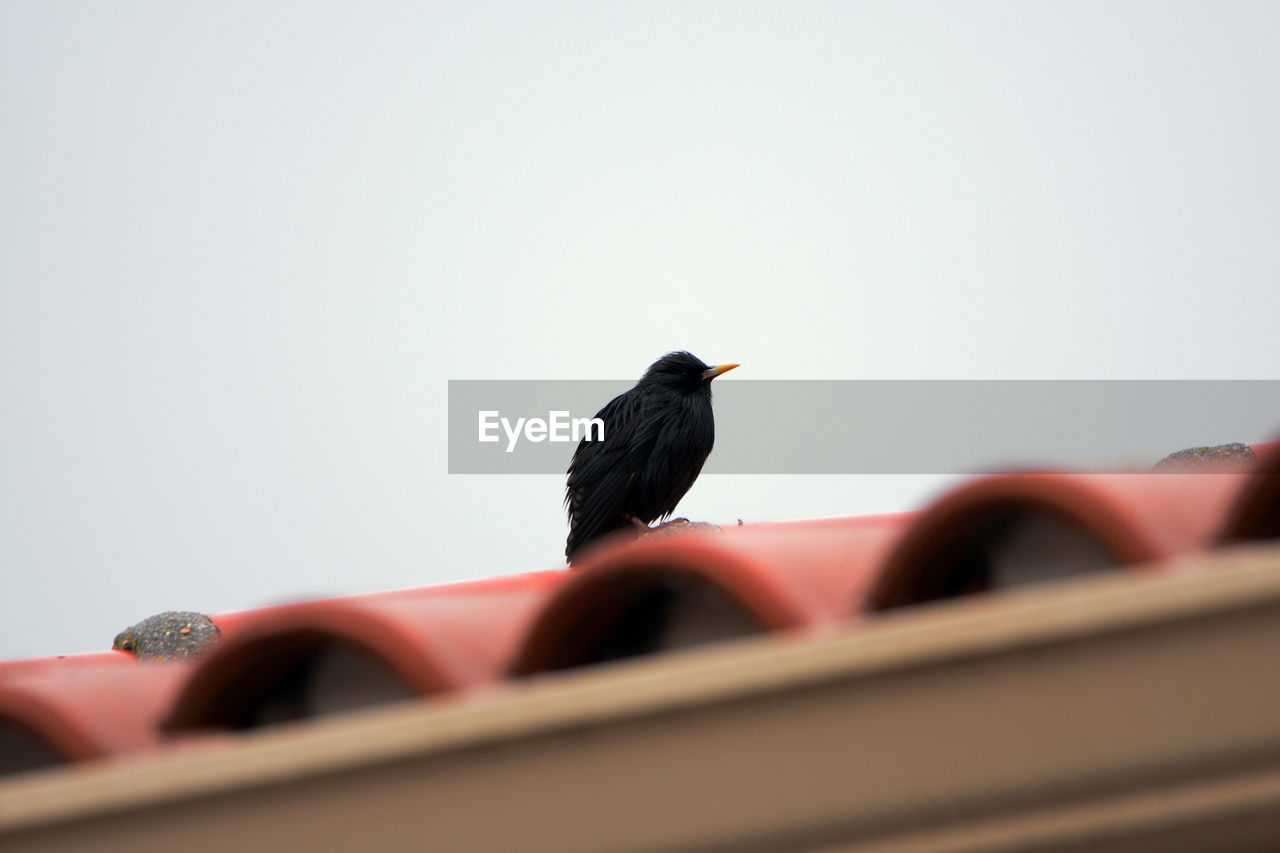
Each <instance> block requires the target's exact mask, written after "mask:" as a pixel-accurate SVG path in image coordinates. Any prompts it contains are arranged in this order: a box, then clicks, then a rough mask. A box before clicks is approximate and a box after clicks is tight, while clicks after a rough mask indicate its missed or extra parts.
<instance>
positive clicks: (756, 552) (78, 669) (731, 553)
mask: <svg viewBox="0 0 1280 853" xmlns="http://www.w3.org/2000/svg"><path fill="white" fill-rule="evenodd" d="M1254 450H1255V452H1256V453H1257V454H1258V456H1259V462H1258V463H1257V465H1256V467H1255V468H1254V469H1252V470H1250V471H1246V472H1235V473H1190V472H1180V473H1149V472H1148V473H1127V474H1073V473H1061V472H1057V473H1052V472H1049V473H1046V472H1040V473H1028V472H1020V473H1017V472H1016V473H1005V474H995V475H990V476H981V477H975V478H972V479H970V480H968V481H967V482H964V483H962V484H961V485H960V486H958V487H957V488H955V489H953V490H951V491H950V492H948V493H946V494H944V495H942V496H941V497H939V498H937V499H936V500H934V501H932V502H931V503H930V504H929V505H928V506H926V507H924V508H923V509H922V510H921V511H919V512H914V513H900V514H894V515H875V516H860V517H845V518H829V519H817V520H809V521H794V522H776V523H763V524H750V525H742V526H738V527H730V528H726V529H724V530H722V531H718V532H708V531H705V530H699V531H693V532H687V533H686V532H682V533H678V534H675V535H665V536H660V537H659V536H655V537H643V538H641V539H640V540H638V541H631V542H622V543H614V544H611V545H609V546H607V547H603V548H601V549H599V550H597V551H596V552H594V553H593V554H591V555H589V557H588V559H587V561H586V562H585V563H583V564H581V565H580V566H579V567H576V568H574V569H562V570H556V571H544V572H535V573H531V574H523V575H512V576H505V577H496V578H489V579H486V580H481V581H473V582H468V583H458V584H449V585H442V586H432V587H424V588H419V589H405V590H393V591H389V592H381V593H372V594H366V595H357V596H348V597H343V598H334V599H324V600H317V601H305V602H297V603H292V604H284V605H277V606H272V607H265V608H259V609H254V610H247V611H240V612H235V613H226V614H219V615H215V616H213V617H212V618H213V621H214V623H215V624H216V625H217V626H218V628H219V629H220V630H221V631H222V634H223V636H222V639H221V640H220V641H219V642H218V643H217V645H216V646H215V647H214V648H213V650H212V651H211V652H209V653H208V654H206V655H205V656H204V657H203V658H201V659H199V660H198V661H195V662H194V663H187V662H184V663H165V664H146V663H141V662H139V661H137V660H136V659H134V658H133V657H132V656H130V655H127V654H124V653H122V652H104V653H101V654H92V655H73V656H67V657H59V658H43V659H37V660H25V661H9V662H0V745H3V746H4V749H0V753H5V754H8V755H10V756H14V757H13V758H12V759H11V760H10V761H9V762H8V764H7V766H5V767H4V768H3V769H4V770H6V771H8V772H14V771H21V770H24V769H30V768H33V767H37V766H41V765H43V764H48V763H56V762H62V761H80V760H85V759H92V758H101V757H106V756H112V755H119V754H121V753H128V752H131V751H140V750H146V749H151V748H153V747H155V746H157V745H159V744H162V743H165V742H166V741H171V740H174V739H183V738H191V737H195V736H197V735H198V733H200V732H208V731H222V732H229V731H234V730H237V729H243V728H252V727H256V726H261V725H269V724H273V723H278V722H285V721H289V720H295V719H302V718H307V717H315V716H324V715H326V714H333V713H339V712H342V711H345V710H348V709H352V708H358V707H364V706H369V705H374V704H380V703H384V702H391V701H402V700H406V699H414V698H416V697H421V696H439V695H442V694H446V693H450V692H457V691H465V690H469V689H473V688H477V687H480V686H483V685H490V686H493V685H498V684H500V683H502V682H503V681H504V680H506V679H511V678H522V677H527V676H533V675H538V674H546V673H550V672H553V671H556V670H562V669H566V668H571V667H575V666H581V665H587V664H600V663H605V662H608V661H611V660H616V659H621V658H627V657H632V656H637V655H644V654H653V653H660V652H665V651H671V650H675V649H680V648H685V647H689V646H696V645H701V644H705V643H711V642H716V641H722V640H728V639H732V638H734V637H738V636H744V635H749V634H760V633H765V632H781V631H820V630H824V629H827V628H829V627H831V626H836V625H840V624H843V623H846V622H848V621H849V620H856V619H859V618H863V617H864V616H865V615H866V614H868V613H871V612H874V611H878V610H884V609H887V608H892V607H900V606H905V605H911V604H918V603H922V602H927V601H930V600H933V599H938V598H945V597H950V596H954V595H960V594H965V593H970V592H978V591H983V590H992V589H994V590H999V589H1001V588H1004V587H1013V586H1019V585H1023V584H1028V583H1038V582H1043V581H1046V580H1052V579H1055V578H1059V577H1065V576H1070V575H1074V574H1080V573H1082V572H1087V571H1104V570H1116V569H1119V568H1124V567H1129V566H1133V567H1135V568H1136V569H1137V570H1140V571H1162V570H1164V569H1163V568H1162V561H1166V560H1168V559H1169V558H1174V557H1177V556H1179V555H1183V554H1187V553H1190V552H1195V551H1199V550H1204V549H1210V548H1215V547H1219V546H1222V545H1226V544H1231V543H1235V542H1240V541H1244V540H1249V539H1264V538H1277V537H1280V444H1277V443H1274V442H1273V443H1269V444H1266V445H1256V446H1254ZM457 695H458V697H459V700H460V701H467V697H468V696H469V694H467V693H465V692H459V693H457ZM223 736H228V735H223Z"/></svg>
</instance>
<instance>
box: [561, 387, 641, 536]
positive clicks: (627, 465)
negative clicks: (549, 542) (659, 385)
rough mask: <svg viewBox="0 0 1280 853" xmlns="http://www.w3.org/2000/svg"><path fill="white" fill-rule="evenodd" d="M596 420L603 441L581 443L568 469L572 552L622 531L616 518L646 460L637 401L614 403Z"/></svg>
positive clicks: (615, 400) (632, 397) (624, 399)
mask: <svg viewBox="0 0 1280 853" xmlns="http://www.w3.org/2000/svg"><path fill="white" fill-rule="evenodd" d="M596 417H597V418H600V419H601V420H602V421H604V441H587V440H585V439H584V440H583V441H581V442H580V443H579V444H578V448H577V450H575V451H574V454H573V461H571V462H570V463H569V477H568V483H567V485H566V488H565V505H566V506H567V507H568V510H569V551H571V552H572V551H574V550H577V548H579V547H581V546H582V545H583V544H585V543H586V542H589V541H591V540H592V539H594V538H596V537H597V536H600V535H601V534H603V533H606V532H608V531H609V530H612V529H614V528H617V527H621V526H624V524H625V521H624V520H622V519H621V518H620V517H619V513H620V512H622V511H623V507H624V506H625V505H626V503H627V496H628V495H629V493H630V491H631V488H632V485H633V483H634V481H635V479H636V477H637V476H638V474H639V471H640V467H641V464H642V462H643V460H644V459H645V457H646V456H647V450H646V448H645V444H646V438H645V433H646V431H647V430H646V427H645V423H644V421H645V418H644V416H643V413H642V412H641V411H640V406H639V402H638V399H637V395H634V394H631V393H630V392H628V393H626V394H620V395H618V396H617V397H614V398H613V399H612V400H610V401H609V403H608V405H606V406H605V407H604V408H603V409H601V410H600V411H599V412H597V413H596ZM637 439H638V441H637Z"/></svg>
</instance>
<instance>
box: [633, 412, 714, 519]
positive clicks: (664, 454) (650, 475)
mask: <svg viewBox="0 0 1280 853" xmlns="http://www.w3.org/2000/svg"><path fill="white" fill-rule="evenodd" d="M654 426H655V432H656V434H655V436H654V440H653V444H652V452H651V453H650V454H649V456H648V461H647V463H646V464H645V466H644V468H643V469H642V470H641V473H640V482H639V483H637V485H636V488H637V489H639V490H641V491H643V493H645V494H646V495H650V496H651V499H652V500H653V505H652V507H651V510H652V512H653V515H654V516H655V517H660V518H666V517H667V516H669V515H671V513H672V512H674V511H675V508H676V505H677V504H678V503H680V499H681V498H683V497H684V495H685V493H686V492H688V491H689V489H690V488H691V487H692V486H693V483H694V481H695V480H697V479H698V474H699V473H701V471H702V466H703V464H704V463H705V462H706V461H707V456H709V455H710V453H711V449H712V446H713V444H714V443H715V422H714V420H713V417H712V414H711V409H710V407H709V406H708V407H707V408H706V410H705V411H703V410H695V411H693V412H687V413H685V415H684V416H683V417H670V416H669V417H666V418H661V419H654Z"/></svg>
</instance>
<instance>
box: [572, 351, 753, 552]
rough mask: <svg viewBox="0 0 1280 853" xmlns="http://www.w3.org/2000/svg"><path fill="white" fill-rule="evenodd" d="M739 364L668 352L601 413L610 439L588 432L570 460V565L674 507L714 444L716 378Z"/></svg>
mask: <svg viewBox="0 0 1280 853" xmlns="http://www.w3.org/2000/svg"><path fill="white" fill-rule="evenodd" d="M737 366H738V365H736V364H717V365H714V366H708V365H706V364H703V363H702V361H701V360H699V359H698V358H697V356H694V355H692V354H690V353H687V352H673V353H668V354H667V355H664V356H663V357H662V358H660V359H658V360H657V361H655V362H654V363H653V364H652V365H651V366H650V367H649V369H648V370H647V371H645V374H644V376H643V377H642V378H641V379H640V381H639V382H637V383H636V386H635V387H634V388H632V389H631V390H630V391H627V392H626V393H624V394H619V395H618V396H617V397H614V398H613V399H612V400H610V401H609V404H608V405H607V406H605V407H604V408H603V409H601V410H600V411H599V412H597V413H596V417H597V418H600V419H601V420H602V421H604V440H603V441H592V440H591V439H593V438H595V437H596V436H594V435H590V434H588V436H587V437H586V438H584V439H583V440H582V441H581V442H580V443H579V444H578V449H577V450H575V451H574V453H573V461H572V462H570V463H569V482H568V486H567V488H566V489H565V498H564V502H565V506H566V507H568V509H569V541H568V544H567V545H566V546H565V551H564V553H565V556H566V557H567V558H568V559H569V562H570V563H572V562H573V560H574V556H575V555H576V554H577V553H578V552H579V551H581V549H582V548H583V546H585V545H587V544H588V543H590V542H593V541H595V540H597V539H599V538H600V537H602V536H604V535H605V534H607V533H610V532H612V531H614V530H619V529H623V528H627V527H632V526H636V527H646V526H648V524H649V523H650V522H652V521H654V520H656V519H659V518H665V517H667V516H668V515H670V514H671V513H672V512H673V511H674V510H675V508H676V504H678V503H679V502H680V499H681V498H682V497H684V493H685V492H687V491H689V487H690V486H692V485H693V481H694V480H696V479H698V472H700V471H701V470H702V463H704V462H706V461H707V456H708V454H710V453H711V447H712V445H713V444H714V443H715V438H716V428H715V419H714V417H713V416H712V414H711V380H712V379H715V378H716V377H717V376H719V375H720V374H722V373H724V372H726V371H728V370H732V369H733V368H735V367H737Z"/></svg>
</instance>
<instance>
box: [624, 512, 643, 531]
mask: <svg viewBox="0 0 1280 853" xmlns="http://www.w3.org/2000/svg"><path fill="white" fill-rule="evenodd" d="M622 517H623V518H625V519H626V520H627V521H629V522H631V524H632V526H633V527H635V528H636V529H637V530H648V529H649V525H647V524H645V523H644V522H643V521H641V520H640V519H638V518H636V517H635V516H634V515H631V514H630V513H626V512H624V513H622Z"/></svg>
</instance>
